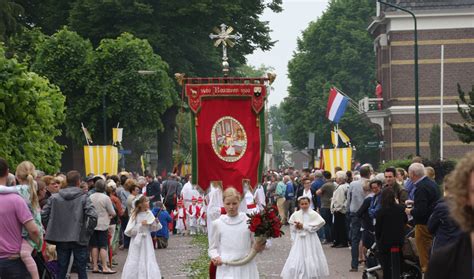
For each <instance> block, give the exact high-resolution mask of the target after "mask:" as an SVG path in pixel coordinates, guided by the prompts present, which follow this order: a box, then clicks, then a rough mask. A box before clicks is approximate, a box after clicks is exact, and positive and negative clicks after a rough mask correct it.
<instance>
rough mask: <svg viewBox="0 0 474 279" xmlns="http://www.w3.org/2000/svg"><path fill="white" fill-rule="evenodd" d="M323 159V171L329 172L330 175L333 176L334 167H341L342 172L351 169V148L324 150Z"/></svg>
mask: <svg viewBox="0 0 474 279" xmlns="http://www.w3.org/2000/svg"><path fill="white" fill-rule="evenodd" d="M323 158H324V169H325V170H327V171H329V172H331V174H332V175H335V173H334V168H335V167H341V168H342V170H344V171H348V170H351V168H352V166H351V165H352V164H351V163H352V148H334V149H324V150H323Z"/></svg>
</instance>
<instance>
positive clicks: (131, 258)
mask: <svg viewBox="0 0 474 279" xmlns="http://www.w3.org/2000/svg"><path fill="white" fill-rule="evenodd" d="M134 205H135V209H134V210H133V212H132V215H131V216H130V220H129V221H128V224H127V228H126V229H125V232H124V233H125V235H127V236H129V237H131V241H130V247H129V249H128V256H127V261H126V262H125V265H124V267H123V271H122V279H137V278H140V279H151V278H161V273H160V268H159V267H158V263H157V262H156V257H155V250H154V249H153V241H152V239H151V234H150V233H151V232H152V231H157V230H160V229H161V227H162V226H161V224H160V222H157V221H156V218H155V216H154V215H153V213H151V211H150V203H149V201H148V198H147V197H146V196H138V198H136V199H135V200H134Z"/></svg>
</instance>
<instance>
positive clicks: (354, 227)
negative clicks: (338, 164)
mask: <svg viewBox="0 0 474 279" xmlns="http://www.w3.org/2000/svg"><path fill="white" fill-rule="evenodd" d="M360 177H361V178H360V180H357V181H352V182H351V184H350V185H349V189H348V190H347V204H346V208H347V209H349V216H350V220H351V225H350V231H351V233H350V241H351V256H352V261H351V269H350V271H351V272H357V270H358V267H359V242H360V239H361V237H362V232H361V231H360V227H361V226H362V221H361V218H360V217H359V216H358V215H357V211H359V209H360V207H361V206H362V203H363V202H364V199H365V196H366V195H365V192H364V185H365V184H366V183H368V180H369V178H370V167H369V166H363V167H361V168H360Z"/></svg>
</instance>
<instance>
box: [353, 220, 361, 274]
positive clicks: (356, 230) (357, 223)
mask: <svg viewBox="0 0 474 279" xmlns="http://www.w3.org/2000/svg"><path fill="white" fill-rule="evenodd" d="M361 225H362V222H361V220H360V218H359V217H358V216H357V215H356V214H355V213H351V256H352V261H351V267H352V268H357V267H358V266H359V242H360V238H361V237H362V232H361V231H360V227H361Z"/></svg>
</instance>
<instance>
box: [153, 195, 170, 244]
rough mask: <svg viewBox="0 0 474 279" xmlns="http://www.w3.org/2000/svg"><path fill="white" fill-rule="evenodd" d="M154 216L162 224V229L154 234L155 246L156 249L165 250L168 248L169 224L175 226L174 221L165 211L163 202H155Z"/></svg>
mask: <svg viewBox="0 0 474 279" xmlns="http://www.w3.org/2000/svg"><path fill="white" fill-rule="evenodd" d="M152 213H153V215H154V216H155V218H156V219H158V221H159V222H160V224H161V226H162V228H161V229H159V230H157V231H156V232H153V233H152V237H153V246H154V247H155V249H164V248H167V247H168V238H169V224H173V219H171V216H170V215H169V214H168V212H167V211H166V210H165V208H164V205H163V203H162V202H160V201H157V202H155V207H154V208H153V210H152Z"/></svg>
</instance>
